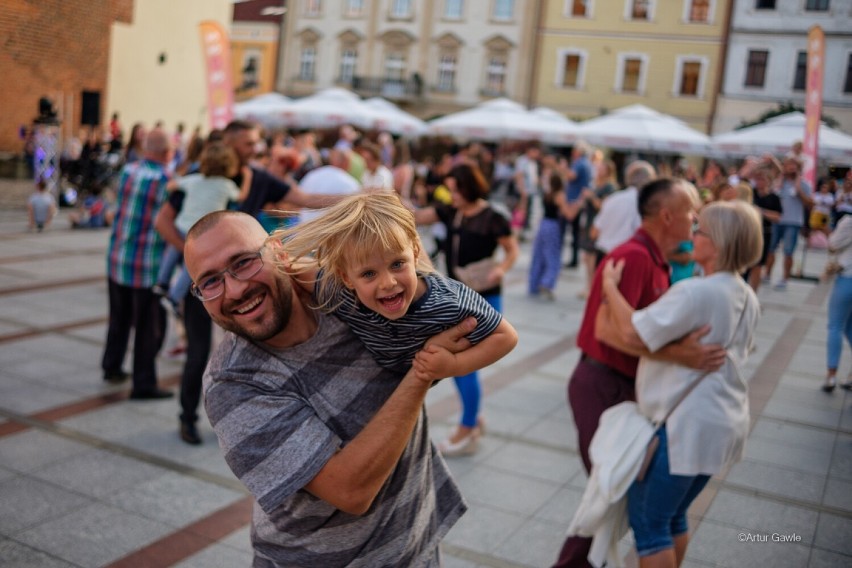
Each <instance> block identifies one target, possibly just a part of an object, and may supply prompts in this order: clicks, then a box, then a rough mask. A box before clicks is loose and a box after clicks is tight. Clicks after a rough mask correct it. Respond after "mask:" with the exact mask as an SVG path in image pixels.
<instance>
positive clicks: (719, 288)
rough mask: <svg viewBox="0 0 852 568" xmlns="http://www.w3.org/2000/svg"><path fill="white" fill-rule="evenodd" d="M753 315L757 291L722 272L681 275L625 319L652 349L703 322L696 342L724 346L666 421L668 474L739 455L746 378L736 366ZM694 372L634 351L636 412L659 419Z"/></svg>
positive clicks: (713, 469)
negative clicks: (706, 328) (718, 360)
mask: <svg viewBox="0 0 852 568" xmlns="http://www.w3.org/2000/svg"><path fill="white" fill-rule="evenodd" d="M741 316H742V317H741ZM759 317H760V305H759V303H758V300H757V296H756V295H755V294H754V292H753V291H752V289H751V288H750V287H749V286H748V285H747V284H746V283H745V282H744V281H743V279H742V278H740V277H739V276H737V275H735V274H733V273H730V272H718V273H715V274H712V275H711V276H708V277H706V278H688V279H686V280H682V281H680V282H678V283H677V284H675V285H674V286H672V288H671V289H670V290H669V291H668V292H666V294H665V295H663V296H662V297H661V298H660V299H659V300H657V301H656V302H654V303H653V304H651V305H650V306H648V307H647V308H645V309H643V310H638V311H636V312H635V313H634V314H633V326H634V327H635V328H636V331H637V333H638V334H639V337H640V338H641V339H642V341H643V342H644V343H645V345H646V346H647V347H648V349H649V350H650V351H651V352H652V353H653V352H655V351H657V350H658V349H660V348H661V347H663V346H664V345H666V344H668V343H671V342H672V341H676V340H678V339H680V338H681V337H683V336H685V335H686V334H688V333H690V332H692V331H693V330H695V329H697V328H699V327H701V326H703V325H706V324H710V326H711V330H710V333H708V334H707V335H705V336H704V337H703V338H702V340H701V341H702V343H707V344H710V343H718V344H721V345H724V346H726V347H727V349H728V357H726V358H725V363H724V364H723V365H722V367H721V368H720V369H719V370H718V371H716V372H713V373H710V374H708V375H707V376H706V377H704V378H703V379H702V380H701V383H700V384H699V385H698V386H697V387H696V388H695V390H693V391H692V392H691V393H690V394H689V395H688V396H687V397H686V398H685V399H684V400H683V402H681V404H680V406H678V407H677V409H676V410H675V411H674V412H673V413H672V415H671V416H670V417H669V418H668V420H667V421H666V427H667V433H668V443H669V469H670V472H671V473H672V474H673V475H698V474H708V475H712V474H715V473H718V472H719V471H721V470H722V469H723V468H724V467H726V466H728V465H730V464H732V463H734V462H736V461H739V460H740V459H741V458H742V454H743V449H744V445H745V439H746V436H747V435H748V429H749V408H748V385H747V384H746V379H745V377H743V376H742V375H741V374H740V369H741V368H742V366H743V365H744V364H745V362H746V359H747V358H748V354H749V351H750V350H751V346H752V335H753V333H754V330H755V328H756V327H757V320H758V318H759ZM702 374H703V373H702V371H697V370H694V369H689V368H687V367H683V366H680V365H677V364H674V363H669V362H665V361H658V360H653V359H650V358H646V357H642V358H641V359H640V361H639V369H638V371H637V375H636V399H637V401H638V403H639V409H640V411H641V412H642V414H644V415H645V416H646V417H648V418H649V419H651V420H652V421H654V422H656V421H659V420H662V419H663V417H664V416H665V415H666V413H667V412H668V411H669V409H670V408H671V407H672V406H674V404H675V402H676V401H677V400H678V398H679V396H680V395H681V394H682V393H683V392H684V390H686V389H687V388H688V387H689V385H691V384H692V382H693V381H695V380H696V379H698V378H699V377H701V375H702Z"/></svg>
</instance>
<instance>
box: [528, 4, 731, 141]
mask: <svg viewBox="0 0 852 568" xmlns="http://www.w3.org/2000/svg"><path fill="white" fill-rule="evenodd" d="M656 3H657V7H656V13H655V15H654V17H653V21H652V22H635V21H630V20H627V19H625V17H624V2H616V1H614V0H596V1H595V2H594V6H593V15H592V18H571V17H565V16H564V15H563V9H564V6H565V4H566V2H564V1H558V0H557V1H554V0H550V1H548V2H547V4H548V6H547V9H546V12H545V19H544V21H543V26H542V27H543V28H544V29H543V33H542V36H541V38H540V41H541V51H540V57H539V65H540V68H539V73H538V75H537V77H538V80H537V85H536V97H535V98H536V104H538V105H543V106H548V107H551V108H554V109H556V110H559V111H561V112H563V113H565V114H566V115H567V116H568V117H570V118H573V119H585V118H591V117H594V116H598V115H599V114H601V113H603V112H607V111H611V110H614V109H617V108H619V107H622V106H625V105H629V104H635V103H639V104H643V105H645V106H648V107H651V108H653V109H655V110H658V111H660V112H664V113H666V114H670V115H673V116H676V117H678V118H680V119H682V120H684V121H685V122H687V123H688V124H689V125H690V126H692V127H693V128H696V129H698V130H700V131H702V132H707V131H708V119H709V117H710V113H711V108H712V104H713V99H714V93H715V92H716V91H717V90H718V87H717V85H718V80H719V77H718V74H719V61H720V57H721V52H722V37H723V34H724V24H725V18H726V16H727V10H728V2H726V1H723V0H718V1H717V2H716V4H715V10H714V14H713V17H712V20H711V22H712V23H710V24H688V23H684V21H683V20H684V18H683V2H681V1H678V2H675V1H674V0H658V1H657V2H656ZM675 3H676V4H677V6H675V7H672V6H671V5H670V4H675ZM604 4H605V5H604ZM566 49H570V50H577V51H580V52H584V53H585V54H586V60H585V73H584V75H583V85H582V87H581V88H579V89H576V88H566V87H563V86H561V85H557V77H558V66H559V65H561V59H560V57H559V54H560V51H561V50H566ZM621 53H630V54H643V55H644V56H645V57H647V69H646V80H645V83H644V85H645V88H644V91H642V92H641V93H620V92H617V91H616V81H617V77H616V75H617V71H618V61H619V54H621ZM678 56H686V57H696V58H702V59H703V60H704V61H705V63H706V65H705V69H704V71H703V72H704V81H703V88H702V90H701V92H700V94H699V96H697V97H692V96H682V95H680V94H679V85H676V84H675V81H676V78H677V76H678V66H677V61H678Z"/></svg>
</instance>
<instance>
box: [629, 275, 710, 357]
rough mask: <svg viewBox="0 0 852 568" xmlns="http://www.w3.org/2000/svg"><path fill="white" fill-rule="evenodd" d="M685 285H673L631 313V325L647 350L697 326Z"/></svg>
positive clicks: (693, 308)
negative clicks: (642, 307)
mask: <svg viewBox="0 0 852 568" xmlns="http://www.w3.org/2000/svg"><path fill="white" fill-rule="evenodd" d="M688 284H689V282H688V281H684V282H680V283H678V284H675V285H674V286H672V287H671V288H670V289H669V291H668V292H666V293H665V294H664V295H663V296H661V297H660V299H659V300H657V301H656V302H654V303H653V304H651V305H650V306H648V307H647V308H645V309H642V310H637V311H635V312H633V320H632V321H633V327H634V328H635V329H636V333H638V334H639V337H640V338H641V339H642V342H643V343H644V344H645V345H646V346H647V347H648V350H649V351H651V353H654V352H656V351H657V350H658V349H660V348H661V347H663V346H664V345H667V344H669V343H671V342H672V341H675V340H677V339H680V338H681V337H683V336H684V335H686V334H687V333H689V332H690V331H692V330H693V329H695V328H696V327H698V325H697V317H696V313H697V310H696V307H697V306H695V305H694V303H693V302H692V293H691V288H690V286H689V285H688Z"/></svg>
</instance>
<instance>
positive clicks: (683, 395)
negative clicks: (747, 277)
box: [654, 293, 749, 435]
mask: <svg viewBox="0 0 852 568" xmlns="http://www.w3.org/2000/svg"><path fill="white" fill-rule="evenodd" d="M748 304H749V301H748V294H747V293H746V294H745V301H744V302H743V309H742V311H741V312H740V317H739V319H738V320H737V325H736V326H734V335H733V337H731V340H730V341H729V342H728V344H727V345H726V346H725V357H728V358H730V359H731V362H732V363H734V364H736V363H735V362H734V359H733V358H732V357H731V356H730V354H729V353H728V349H730V347H731V346H732V345H733V344H734V338H735V337H736V335H737V329H739V327H740V323H742V321H743V316H745V313H746V308H748ZM709 374H710V371H705V372H704V373H702V374H701V376H700V377H698V378H697V379H695V380H694V381H693V382H692V384H691V385H689V387H688V388H687V389H686V390H685V391H683V393H681V395H680V396H679V397H678V399H677V400H676V401H675V403H674V405H672V407H671V408H669V411H668V412H666V415H665V416H663V418H662V420H660V421H659V422H658V423H657V424H656V425H655V426H656V427H655V428H654V434H655V435H656V433H657V432H659V431H660V429H661V428H662V427H663V424H665V423H666V420H668V419H669V416H671V415H672V412H674V411H675V409H677V407H678V406H680V403H681V402H683V399H685V398H686V397H687V396H689V393H691V392H692V391H694V390H695V387H697V386H698V383H700V382H701V381H702V380H704V377H706V376H707V375H709Z"/></svg>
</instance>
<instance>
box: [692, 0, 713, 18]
mask: <svg viewBox="0 0 852 568" xmlns="http://www.w3.org/2000/svg"><path fill="white" fill-rule="evenodd" d="M687 21H688V22H691V23H693V24H707V23H710V0H692V1H691V2H690V3H689V15H688V17H687Z"/></svg>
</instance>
